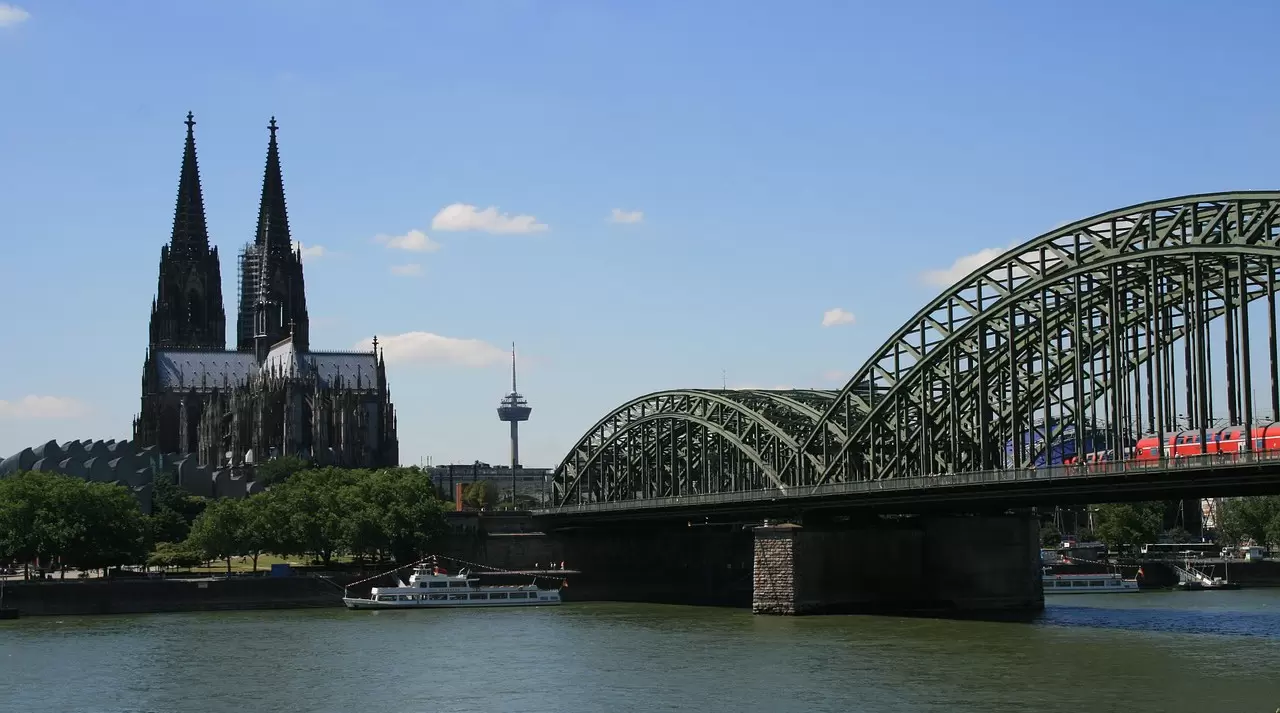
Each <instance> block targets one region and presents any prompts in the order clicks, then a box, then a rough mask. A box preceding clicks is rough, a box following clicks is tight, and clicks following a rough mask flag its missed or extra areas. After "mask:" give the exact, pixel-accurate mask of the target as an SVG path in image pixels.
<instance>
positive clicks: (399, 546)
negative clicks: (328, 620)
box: [0, 464, 447, 570]
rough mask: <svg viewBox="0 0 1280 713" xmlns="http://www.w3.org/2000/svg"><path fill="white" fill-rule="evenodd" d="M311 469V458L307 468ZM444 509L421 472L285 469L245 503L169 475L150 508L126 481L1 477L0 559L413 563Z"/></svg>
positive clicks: (79, 563)
mask: <svg viewBox="0 0 1280 713" xmlns="http://www.w3.org/2000/svg"><path fill="white" fill-rule="evenodd" d="M304 465H305V464H304ZM446 509H447V506H446V504H445V503H444V502H443V501H442V500H441V498H440V497H439V495H438V493H437V492H436V489H435V487H434V486H433V484H432V483H431V481H430V479H429V478H428V477H427V475H426V474H425V473H423V472H422V471H421V470H419V469H417V468H384V469H378V470H361V469H343V468H319V469H296V468H292V467H291V472H288V473H285V474H280V475H279V477H277V478H276V479H275V482H274V484H273V485H272V486H271V487H270V488H269V489H268V490H267V491H266V492H262V493H258V494H255V495H253V496H250V497H248V498H245V499H219V500H212V501H210V500H205V499H204V498H199V497H195V496H191V495H187V494H186V493H185V492H183V491H182V490H181V489H180V488H178V487H177V486H176V485H174V484H173V482H172V481H171V480H168V479H166V478H165V477H163V476H162V477H159V478H157V479H156V482H155V484H154V486H153V493H152V513H151V515H150V516H146V515H143V513H142V511H141V509H140V508H139V507H138V504H137V501H136V500H135V499H134V497H133V494H132V493H131V492H130V491H129V490H128V489H127V488H125V487H123V486H119V485H113V484H106V483H92V482H87V481H84V480H81V479H79V478H73V477H69V476H64V475H57V474H52V473H43V472H30V473H18V474H16V475H14V476H13V477H10V478H5V479H0V563H3V562H16V563H21V564H26V565H30V564H34V563H38V564H39V565H41V566H48V565H49V564H51V563H54V562H58V563H60V564H61V565H62V566H64V567H70V568H74V569H80V570H85V569H96V568H106V567H112V566H118V565H135V564H144V563H145V564H151V565H175V566H190V565H195V564H198V563H200V562H206V561H208V560H213V559H225V560H227V568H228V570H229V569H230V566H231V558H233V557H241V556H243V557H250V558H252V559H253V562H254V568H255V569H256V568H257V559H258V557H259V556H260V555H261V554H263V553H265V552H270V553H273V554H278V555H284V556H293V555H313V556H315V557H316V558H317V559H319V560H321V561H322V562H324V563H325V564H326V565H328V564H330V563H331V561H332V559H333V558H334V557H335V556H336V555H339V554H344V555H350V556H353V557H355V558H357V559H366V558H368V559H374V560H385V559H395V560H396V561H398V562H407V561H412V560H413V559H417V558H418V557H419V556H421V555H422V554H424V553H425V552H427V550H428V548H430V547H431V546H432V545H433V544H434V543H435V541H436V540H437V539H438V538H439V537H441V536H442V535H443V533H444V532H445V529H446V523H445V519H444V512H445V511H446Z"/></svg>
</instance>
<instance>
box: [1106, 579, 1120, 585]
mask: <svg viewBox="0 0 1280 713" xmlns="http://www.w3.org/2000/svg"><path fill="white" fill-rule="evenodd" d="M1107 586H1108V587H1118V586H1120V580H1118V579H1113V580H1111V581H1109V582H1107Z"/></svg>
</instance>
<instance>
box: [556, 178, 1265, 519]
mask: <svg viewBox="0 0 1280 713" xmlns="http://www.w3.org/2000/svg"><path fill="white" fill-rule="evenodd" d="M1278 211H1280V192H1246V193H1224V194H1211V195H1197V196H1189V197H1184V198H1176V199H1171V200H1165V201H1157V202H1152V203H1144V204H1141V205H1136V206H1132V207H1129V208H1123V209H1120V210H1116V211H1112V212H1109V213H1104V214H1101V215H1098V216H1094V217H1092V218H1088V219H1085V220H1081V221H1078V222H1075V223H1072V224H1070V225H1066V226H1063V227H1061V228H1058V229H1056V230H1053V231H1051V232H1049V233H1046V234H1044V235H1041V236H1039V237H1037V238H1035V239H1033V240H1030V241H1028V242H1026V243H1024V244H1022V245H1019V246H1017V247H1015V248H1012V249H1010V250H1009V251H1007V252H1005V253H1004V254H1002V255H1000V256H999V257H997V258H995V259H994V260H992V261H991V262H989V263H988V264H986V265H984V266H982V267H980V268H978V269H977V270H975V271H974V272H972V273H970V274H969V275H968V276H967V277H965V278H964V279H963V280H961V281H959V282H958V283H956V284H955V285H953V286H951V287H950V288H948V289H947V290H945V291H944V292H943V293H942V294H941V295H939V296H938V297H937V298H936V299H934V300H933V301H932V302H930V303H929V304H928V305H926V306H925V307H924V308H923V309H921V310H920V311H919V312H917V313H916V315H915V316H914V317H912V318H911V320H909V321H908V322H907V323H906V324H904V325H903V326H902V327H901V328H899V329H898V330H897V331H896V332H895V333H894V334H893V335H892V336H891V337H890V338H889V339H888V340H887V341H886V342H885V343H884V344H883V345H881V346H880V347H879V348H878V349H877V350H875V352H873V354H872V356H871V358H870V359H868V360H867V362H866V363H865V364H863V365H862V367H861V368H860V369H859V370H858V371H857V372H856V373H855V374H854V376H853V377H852V378H851V379H850V380H849V382H848V383H847V384H846V385H845V387H844V388H842V389H840V390H838V391H835V390H831V391H804V390H796V391H756V390H750V391H737V390H684V391H664V392H658V393H654V394H649V395H647V396H643V397H641V398H638V399H636V400H634V401H631V402H628V403H626V404H623V405H622V406H620V407H619V408H617V409H615V410H614V411H612V412H610V413H609V414H608V415H606V416H605V417H604V418H603V419H601V420H600V421H599V422H598V423H597V424H596V425H595V426H593V427H592V429H591V430H589V431H588V432H587V433H586V434H585V435H584V436H583V437H582V438H581V439H580V440H579V441H578V443H577V444H576V445H575V446H574V448H573V450H572V451H570V453H569V454H568V456H567V457H566V458H565V459H564V461H563V462H562V463H561V464H560V466H559V467H558V468H557V470H556V474H555V479H554V494H555V499H556V502H557V503H558V504H559V505H560V506H573V505H582V504H588V503H603V502H620V501H627V500H643V499H648V498H669V497H679V496H682V495H705V494H711V493H728V492H744V491H749V490H761V489H777V490H779V491H782V492H789V491H790V492H794V491H795V490H796V489H804V488H818V487H822V486H826V485H830V484H832V483H853V482H859V481H874V480H881V479H888V478H915V477H919V476H933V475H943V474H956V473H965V472H973V471H988V470H999V469H1018V468H1025V467H1030V466H1035V465H1038V464H1044V463H1046V462H1048V461H1049V459H1050V450H1051V449H1052V448H1054V447H1055V444H1061V443H1062V442H1063V441H1068V442H1072V446H1073V447H1072V448H1071V451H1072V452H1074V453H1088V452H1090V451H1094V450H1099V449H1111V448H1114V447H1115V446H1116V445H1120V446H1132V445H1133V443H1134V442H1135V441H1136V439H1137V438H1138V437H1140V436H1141V435H1144V434H1145V435H1158V436H1162V437H1163V436H1167V435H1168V434H1170V433H1172V432H1174V431H1179V430H1198V431H1200V434H1201V438H1200V443H1205V442H1206V438H1205V435H1207V432H1208V430H1209V429H1210V428H1211V427H1214V426H1216V425H1236V424H1250V423H1254V422H1257V421H1259V420H1273V421H1280V383H1278V381H1277V354H1276V349H1277V346H1276V328H1277V327H1276V325H1277V315H1276V310H1277V306H1276V299H1277V298H1276V293H1277V266H1280V217H1278ZM1264 331H1265V338H1261V337H1262V336H1263V334H1262V333H1263V332H1264ZM1255 335H1256V337H1255ZM1095 435H1100V437H1101V438H1100V442H1099V440H1098V439H1097V438H1095ZM1161 440H1162V442H1163V440H1164V438H1162V439H1161ZM1247 440H1248V439H1246V441H1247ZM1100 443H1101V445H1100ZM1248 445H1251V444H1248Z"/></svg>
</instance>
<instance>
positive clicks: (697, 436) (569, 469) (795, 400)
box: [554, 389, 838, 505]
mask: <svg viewBox="0 0 1280 713" xmlns="http://www.w3.org/2000/svg"><path fill="white" fill-rule="evenodd" d="M834 397H835V392H834V391H817V390H796V391H767V390H719V391H716V390H701V389H684V390H674V391H659V392H655V393H652V394H647V395H645V396H641V397H640V398H637V399H634V400H632V401H628V402H627V403H625V404H622V405H621V406H619V407H618V408H616V409H614V410H613V411H611V412H609V413H608V414H607V415H605V417H604V418H602V419H600V420H599V421H597V422H596V424H595V425H594V426H592V427H591V429H589V430H588V431H587V433H586V434H585V435H583V436H582V438H580V439H579V440H578V442H577V443H576V444H575V445H574V447H573V449H572V450H571V451H570V452H569V455H568V456H566V457H565V459H564V460H563V461H562V462H561V463H560V465H559V466H558V467H557V468H556V473H555V479H554V483H555V485H554V496H555V499H556V501H557V502H558V503H559V504H561V505H568V504H580V503H588V502H599V501H607V500H616V499H645V498H657V497H679V496H682V495H705V494H712V493H722V492H735V491H740V490H759V489H764V488H779V489H785V487H786V485H785V484H784V483H783V482H782V480H781V479H780V478H779V472H780V471H781V469H782V466H783V465H784V464H785V463H787V462H788V461H789V460H790V459H791V458H792V457H793V456H795V455H797V454H798V453H799V451H798V448H799V444H800V440H801V439H803V438H804V437H805V436H807V435H808V432H809V430H811V429H812V428H814V427H817V426H819V425H822V410H821V408H820V407H825V406H826V405H828V404H829V403H830V402H831V400H832V399H833V398H834ZM823 427H827V428H829V429H834V430H837V432H838V429H837V428H836V427H835V426H834V425H830V426H827V425H823ZM811 465H812V466H814V467H819V466H821V463H817V462H814V463H812V464H811ZM637 473H640V474H642V475H641V476H639V477H637V476H636V474H637Z"/></svg>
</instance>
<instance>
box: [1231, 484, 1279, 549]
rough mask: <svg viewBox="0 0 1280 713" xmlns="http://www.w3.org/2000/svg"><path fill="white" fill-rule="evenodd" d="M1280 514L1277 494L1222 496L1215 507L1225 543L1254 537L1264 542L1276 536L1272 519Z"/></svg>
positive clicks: (1254, 539) (1256, 540)
mask: <svg viewBox="0 0 1280 713" xmlns="http://www.w3.org/2000/svg"><path fill="white" fill-rule="evenodd" d="M1277 518H1280V496H1276V495H1267V496H1255V497H1248V498H1232V499H1229V500H1223V501H1222V506H1221V507H1220V508H1218V532H1219V533H1220V534H1221V535H1222V536H1221V538H1220V540H1221V541H1222V543H1223V544H1225V545H1238V544H1240V542H1241V541H1242V540H1246V539H1249V540H1253V541H1254V542H1256V543H1258V544H1260V545H1263V544H1266V543H1267V542H1268V541H1280V540H1277V538H1276V535H1277V534H1280V533H1277V532H1276V531H1275V530H1273V522H1274V521H1275V520H1276V519H1277Z"/></svg>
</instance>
